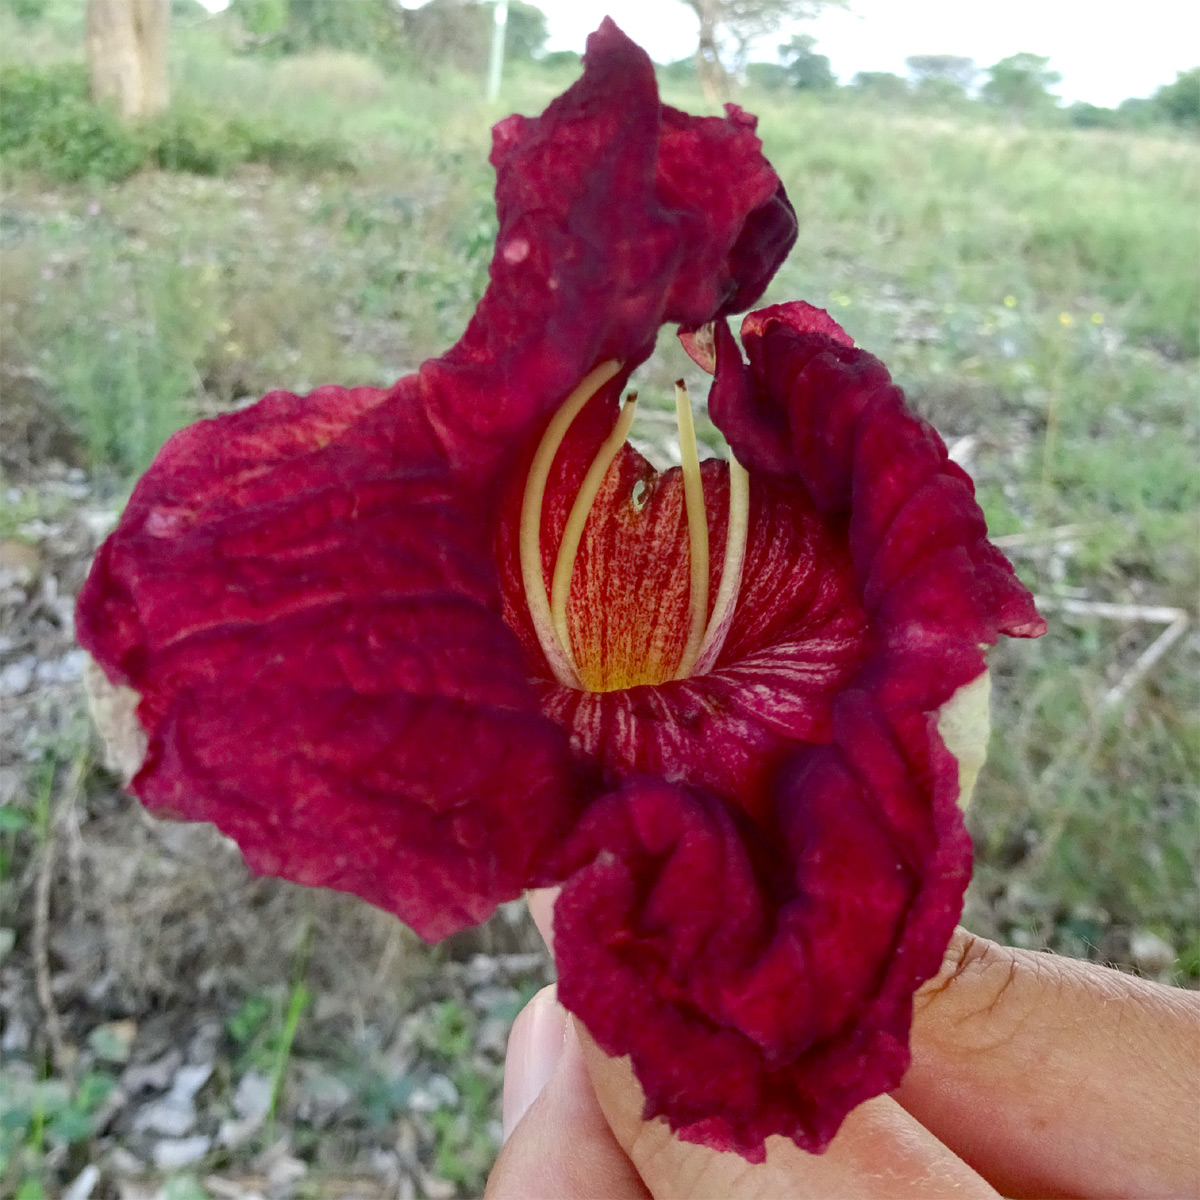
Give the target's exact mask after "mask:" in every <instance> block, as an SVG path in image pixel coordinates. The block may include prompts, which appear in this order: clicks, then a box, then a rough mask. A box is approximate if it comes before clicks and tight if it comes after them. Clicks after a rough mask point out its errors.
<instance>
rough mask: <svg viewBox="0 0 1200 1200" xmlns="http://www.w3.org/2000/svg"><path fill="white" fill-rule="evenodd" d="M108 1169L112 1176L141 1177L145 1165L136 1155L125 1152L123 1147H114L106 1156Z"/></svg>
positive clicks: (128, 1151)
mask: <svg viewBox="0 0 1200 1200" xmlns="http://www.w3.org/2000/svg"><path fill="white" fill-rule="evenodd" d="M107 1165H108V1169H109V1171H110V1172H111V1173H112V1174H114V1175H135V1176H136V1175H141V1174H144V1172H145V1170H146V1164H145V1163H144V1162H142V1160H141V1159H140V1158H138V1156H137V1155H136V1154H134V1153H133V1152H132V1151H130V1150H126V1149H125V1147H124V1146H116V1147H114V1148H113V1150H112V1153H110V1154H109V1156H108V1163H107Z"/></svg>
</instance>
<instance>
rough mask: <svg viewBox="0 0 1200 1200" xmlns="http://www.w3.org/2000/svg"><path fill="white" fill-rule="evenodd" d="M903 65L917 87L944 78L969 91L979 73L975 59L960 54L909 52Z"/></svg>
mask: <svg viewBox="0 0 1200 1200" xmlns="http://www.w3.org/2000/svg"><path fill="white" fill-rule="evenodd" d="M904 65H905V66H906V67H907V68H908V74H909V77H910V78H911V79H912V81H913V83H914V84H915V85H916V86H917V87H918V88H919V87H921V86H922V84H926V83H930V82H932V81H934V80H944V81H945V82H947V83H952V84H954V86H955V87H958V88H961V89H962V90H963V91H964V92H969V91H970V90H971V88H972V87H974V86H975V77H976V76H977V75H978V74H979V68H978V67H977V66H976V65H975V60H974V59H973V58H964V57H963V56H962V55H960V54H911V55H909V57H908V58H906V59H905V60H904Z"/></svg>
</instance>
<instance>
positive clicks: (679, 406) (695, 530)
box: [674, 379, 708, 679]
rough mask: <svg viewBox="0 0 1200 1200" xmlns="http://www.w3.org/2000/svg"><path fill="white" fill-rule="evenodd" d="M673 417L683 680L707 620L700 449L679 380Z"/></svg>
mask: <svg viewBox="0 0 1200 1200" xmlns="http://www.w3.org/2000/svg"><path fill="white" fill-rule="evenodd" d="M675 416H676V419H677V420H678V422H679V457H680V460H681V464H680V465H681V467H682V469H683V499H684V504H685V505H686V507H687V522H688V557H689V559H690V567H691V574H690V587H689V593H688V636H687V643H686V644H685V645H684V648H683V655H682V657H681V658H680V660H679V666H678V667H676V668H675V676H674V678H676V679H686V678H687V677H688V676H689V675H690V674H691V673H692V667H693V665H694V664H695V662H696V656H697V655H698V654H699V652H700V643H701V641H702V640H703V638H704V627H705V625H706V624H707V621H708V516H707V514H706V513H705V511H704V483H703V481H702V480H701V478H700V451H699V449H698V448H697V446H696V426H695V424H694V423H693V420H692V402H691V399H690V398H689V396H688V391H687V384H685V383H684V382H683V380H682V379H678V380H676V381H675Z"/></svg>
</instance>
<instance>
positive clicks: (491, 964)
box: [463, 954, 500, 988]
mask: <svg viewBox="0 0 1200 1200" xmlns="http://www.w3.org/2000/svg"><path fill="white" fill-rule="evenodd" d="M499 971H500V964H499V962H498V961H497V960H496V959H495V958H493V957H492V956H491V955H490V954H474V955H472V956H471V960H470V962H468V963H467V965H466V967H465V968H464V970H463V983H465V984H466V985H467V987H470V988H474V987H483V986H484V985H486V984H489V983H495V981H496V976H497V975H498V974H499Z"/></svg>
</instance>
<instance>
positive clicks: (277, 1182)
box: [267, 1154, 308, 1191]
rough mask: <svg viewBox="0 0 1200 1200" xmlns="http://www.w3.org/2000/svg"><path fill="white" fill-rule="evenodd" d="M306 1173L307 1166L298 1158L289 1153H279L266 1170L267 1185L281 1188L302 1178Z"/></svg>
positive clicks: (274, 1188) (272, 1187)
mask: <svg viewBox="0 0 1200 1200" xmlns="http://www.w3.org/2000/svg"><path fill="white" fill-rule="evenodd" d="M307 1174H308V1167H307V1165H306V1164H305V1163H303V1162H301V1161H300V1159H298V1158H293V1157H292V1156H291V1155H290V1154H284V1155H281V1156H280V1157H279V1158H277V1159H276V1160H275V1161H274V1162H273V1163H272V1164H271V1168H270V1170H269V1171H268V1172H267V1186H268V1187H269V1188H270V1189H271V1190H272V1191H274V1190H276V1189H278V1190H283V1189H284V1188H287V1187H289V1186H290V1185H291V1184H293V1183H295V1182H296V1181H297V1180H300V1179H303V1178H304V1176H305V1175H307Z"/></svg>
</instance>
